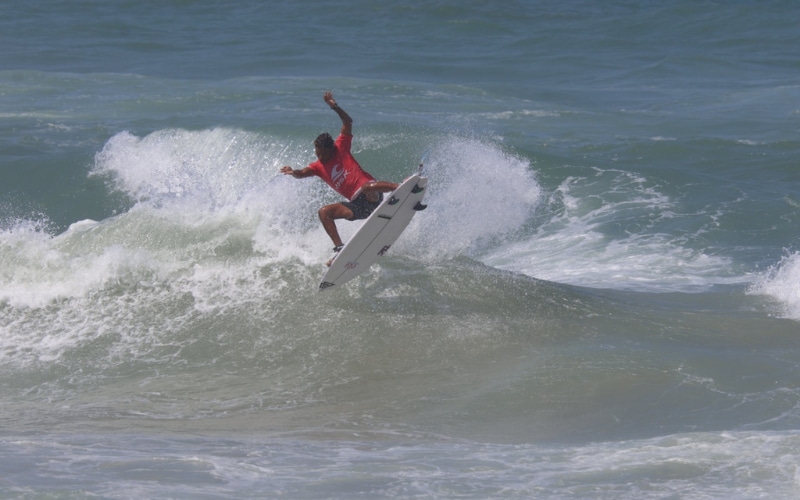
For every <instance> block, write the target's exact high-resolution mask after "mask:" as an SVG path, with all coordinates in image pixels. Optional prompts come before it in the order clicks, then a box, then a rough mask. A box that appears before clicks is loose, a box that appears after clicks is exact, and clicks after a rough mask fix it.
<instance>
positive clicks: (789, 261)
mask: <svg viewBox="0 0 800 500" xmlns="http://www.w3.org/2000/svg"><path fill="white" fill-rule="evenodd" d="M749 293H751V294H753V295H766V296H768V297H770V298H772V299H774V300H775V301H776V302H777V305H778V311H777V314H778V315H779V316H781V317H784V318H789V319H793V320H797V321H800V252H795V253H793V254H791V255H787V256H785V257H784V258H783V259H781V261H780V262H779V263H777V264H776V265H775V266H773V267H772V268H770V269H769V271H767V272H766V273H765V274H764V275H763V276H761V277H760V278H759V279H758V280H757V281H756V282H755V283H753V285H752V286H751V287H750V289H749Z"/></svg>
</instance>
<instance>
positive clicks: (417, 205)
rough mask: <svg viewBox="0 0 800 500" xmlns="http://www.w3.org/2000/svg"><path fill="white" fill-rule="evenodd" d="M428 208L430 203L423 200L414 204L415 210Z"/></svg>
mask: <svg viewBox="0 0 800 500" xmlns="http://www.w3.org/2000/svg"><path fill="white" fill-rule="evenodd" d="M426 208H428V205H423V204H422V202H421V201H418V202H417V204H416V205H414V210H416V211H417V212H419V211H420V210H425V209H426Z"/></svg>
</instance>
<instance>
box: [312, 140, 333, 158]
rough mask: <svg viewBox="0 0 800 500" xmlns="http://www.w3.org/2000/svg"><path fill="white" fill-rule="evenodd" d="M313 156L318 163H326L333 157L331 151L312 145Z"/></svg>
mask: <svg viewBox="0 0 800 500" xmlns="http://www.w3.org/2000/svg"><path fill="white" fill-rule="evenodd" d="M314 154H315V155H317V158H318V159H319V161H327V160H329V159H331V157H332V156H333V149H329V148H323V147H321V146H317V145H316V144H315V145H314Z"/></svg>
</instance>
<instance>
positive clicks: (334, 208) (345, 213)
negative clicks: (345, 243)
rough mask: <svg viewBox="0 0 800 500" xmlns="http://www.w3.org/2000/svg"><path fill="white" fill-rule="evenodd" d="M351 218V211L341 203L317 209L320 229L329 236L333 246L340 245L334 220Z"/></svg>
mask: <svg viewBox="0 0 800 500" xmlns="http://www.w3.org/2000/svg"><path fill="white" fill-rule="evenodd" d="M351 217H353V211H352V210H350V209H349V208H347V207H346V206H344V205H342V204H341V203H334V204H332V205H325V206H324V207H322V208H320V209H319V220H320V221H322V227H323V228H325V232H326V233H328V236H330V238H331V240H332V241H333V244H334V246H337V247H338V246H339V245H342V238H341V237H340V236H339V231H338V230H337V229H336V222H335V221H336V219H349V218H351Z"/></svg>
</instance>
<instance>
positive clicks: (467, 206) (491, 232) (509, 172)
mask: <svg viewBox="0 0 800 500" xmlns="http://www.w3.org/2000/svg"><path fill="white" fill-rule="evenodd" d="M425 175H427V176H428V179H429V181H428V193H427V196H426V198H425V200H426V203H427V204H428V206H429V208H428V209H427V210H426V211H425V212H423V213H422V215H420V216H419V217H416V218H415V219H414V220H413V221H412V224H411V226H410V227H409V229H408V230H407V231H406V232H405V233H404V234H403V237H402V238H401V239H400V240H399V241H398V244H397V245H396V247H397V248H401V249H403V251H405V252H412V253H414V254H416V255H418V256H425V257H426V258H429V259H442V258H452V257H454V256H457V255H462V254H465V253H466V254H472V253H475V252H477V251H479V250H480V249H482V248H485V246H486V245H487V244H489V243H491V242H492V241H494V240H496V239H499V238H503V237H505V236H506V235H508V234H509V233H511V232H514V231H517V230H519V229H520V228H521V227H522V226H523V225H524V224H525V222H526V221H527V220H528V219H529V218H530V217H531V214H532V213H533V210H534V209H535V207H536V206H537V205H538V203H539V201H540V193H541V189H540V187H539V184H538V183H537V182H536V178H535V175H534V173H533V170H532V168H531V165H530V163H529V162H528V161H526V160H524V159H520V158H517V157H515V156H513V155H511V154H509V153H506V152H504V151H503V150H502V149H501V148H499V147H498V146H497V145H494V144H490V143H486V142H483V141H479V140H471V139H463V138H450V139H448V140H445V141H443V142H442V143H440V144H439V145H438V146H437V147H436V148H434V149H433V150H432V151H431V152H430V155H429V157H428V159H427V161H426V169H425Z"/></svg>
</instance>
